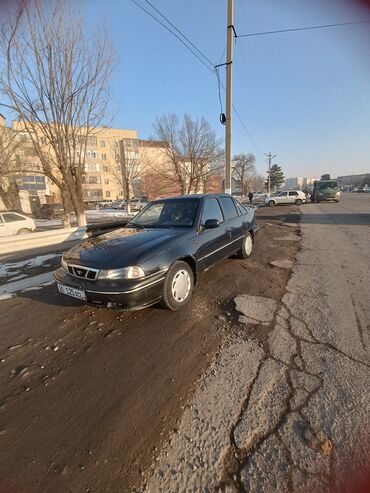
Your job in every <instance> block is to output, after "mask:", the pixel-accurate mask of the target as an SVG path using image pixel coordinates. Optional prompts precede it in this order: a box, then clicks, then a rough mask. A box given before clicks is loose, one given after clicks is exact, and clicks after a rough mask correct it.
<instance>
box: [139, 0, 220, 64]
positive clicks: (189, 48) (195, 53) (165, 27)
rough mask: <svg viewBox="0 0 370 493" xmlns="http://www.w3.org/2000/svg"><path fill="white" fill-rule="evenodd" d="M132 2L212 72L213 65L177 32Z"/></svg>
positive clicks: (141, 6)
mask: <svg viewBox="0 0 370 493" xmlns="http://www.w3.org/2000/svg"><path fill="white" fill-rule="evenodd" d="M131 2H132V3H134V4H135V5H136V6H137V7H139V9H141V10H143V11H144V12H146V13H147V14H148V15H149V16H150V17H151V18H152V19H154V20H155V21H156V22H158V24H160V25H161V26H162V27H163V28H164V29H166V30H167V31H168V32H169V33H171V34H172V35H173V36H175V38H177V39H178V40H179V41H180V43H182V44H183V45H184V46H185V48H187V49H188V50H189V51H190V52H191V53H192V54H193V55H194V56H195V57H196V58H198V60H199V61H200V62H201V63H202V64H203V65H204V66H205V67H206V68H207V69H208V70H209V71H210V72H214V65H213V64H212V63H211V67H212V68H211V67H210V66H209V65H208V64H207V63H206V62H205V61H204V60H203V59H202V58H201V57H200V56H199V55H198V53H197V52H196V51H195V50H194V49H193V48H191V46H189V45H188V44H187V43H185V41H184V40H183V39H182V38H180V36H179V35H178V34H176V33H175V32H174V31H173V30H172V29H170V28H169V27H168V26H166V24H164V23H163V22H162V21H161V20H160V19H158V18H157V17H155V15H153V14H152V13H151V12H150V11H149V10H148V9H146V8H145V7H144V6H143V5H141V4H140V3H139V2H137V1H136V0H131Z"/></svg>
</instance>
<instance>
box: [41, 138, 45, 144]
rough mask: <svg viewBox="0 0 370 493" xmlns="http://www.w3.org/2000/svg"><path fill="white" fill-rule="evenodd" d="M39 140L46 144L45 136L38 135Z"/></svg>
mask: <svg viewBox="0 0 370 493" xmlns="http://www.w3.org/2000/svg"><path fill="white" fill-rule="evenodd" d="M40 142H41V144H42V145H45V144H46V139H45V137H40Z"/></svg>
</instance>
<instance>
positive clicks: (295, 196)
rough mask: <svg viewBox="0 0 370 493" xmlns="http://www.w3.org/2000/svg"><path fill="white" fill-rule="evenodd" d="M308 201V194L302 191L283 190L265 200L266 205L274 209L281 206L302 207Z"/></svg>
mask: <svg viewBox="0 0 370 493" xmlns="http://www.w3.org/2000/svg"><path fill="white" fill-rule="evenodd" d="M306 201H307V197H306V194H305V193H303V192H302V191H301V190H282V191H281V192H277V193H276V194H274V195H272V196H271V197H266V198H265V204H267V205H269V206H270V207H273V206H274V205H281V204H296V205H301V204H303V203H305V202H306Z"/></svg>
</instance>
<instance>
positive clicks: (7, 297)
mask: <svg viewBox="0 0 370 493" xmlns="http://www.w3.org/2000/svg"><path fill="white" fill-rule="evenodd" d="M14 296H15V294H14V293H3V294H0V301H3V300H10V299H12V298H14Z"/></svg>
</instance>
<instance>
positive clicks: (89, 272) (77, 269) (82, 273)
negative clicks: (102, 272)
mask: <svg viewBox="0 0 370 493" xmlns="http://www.w3.org/2000/svg"><path fill="white" fill-rule="evenodd" d="M68 272H69V273H70V274H71V275H72V276H75V277H79V278H80V279H88V280H89V281H95V280H96V279H97V277H98V274H99V269H93V268H92V267H84V266H82V265H71V264H68Z"/></svg>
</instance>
